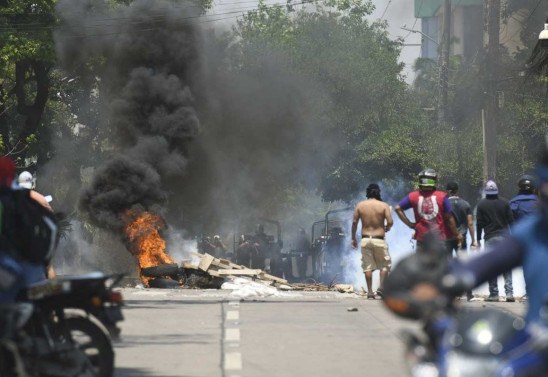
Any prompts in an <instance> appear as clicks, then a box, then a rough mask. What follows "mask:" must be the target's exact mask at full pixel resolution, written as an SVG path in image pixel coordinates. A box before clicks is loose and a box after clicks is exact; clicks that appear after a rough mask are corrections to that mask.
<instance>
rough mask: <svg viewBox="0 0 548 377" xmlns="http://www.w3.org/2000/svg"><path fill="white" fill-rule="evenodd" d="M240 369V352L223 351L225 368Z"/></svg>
mask: <svg viewBox="0 0 548 377" xmlns="http://www.w3.org/2000/svg"><path fill="white" fill-rule="evenodd" d="M240 369H242V354H241V353H239V352H227V353H225V370H240Z"/></svg>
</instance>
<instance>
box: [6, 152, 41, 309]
mask: <svg viewBox="0 0 548 377" xmlns="http://www.w3.org/2000/svg"><path fill="white" fill-rule="evenodd" d="M31 177H32V176H31ZM17 191H19V192H20V188H19V187H18V185H16V184H15V164H14V163H13V161H12V160H11V159H10V158H7V157H0V208H1V209H2V210H1V211H0V216H1V218H0V303H11V302H14V301H16V299H17V297H18V294H19V292H20V290H21V289H23V288H27V287H29V286H30V285H32V284H34V283H37V282H40V281H42V280H44V279H45V278H46V270H45V269H44V264H43V263H37V262H36V261H30V260H27V259H26V258H25V257H24V256H22V255H21V254H22V253H21V251H20V250H19V249H18V248H17V246H16V245H17V242H16V241H14V239H16V237H17V234H20V232H21V227H20V225H17V224H20V221H14V219H16V218H17V217H18V216H20V215H19V214H18V213H17V208H21V207H17V205H16V204H15V203H16V202H14V200H15V197H14V194H15V193H16V192H17ZM44 262H46V261H44Z"/></svg>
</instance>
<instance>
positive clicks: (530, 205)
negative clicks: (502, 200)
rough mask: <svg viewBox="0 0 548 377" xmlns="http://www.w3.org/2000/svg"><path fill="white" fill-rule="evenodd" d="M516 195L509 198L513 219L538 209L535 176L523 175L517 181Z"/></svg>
mask: <svg viewBox="0 0 548 377" xmlns="http://www.w3.org/2000/svg"><path fill="white" fill-rule="evenodd" d="M518 190H519V191H518V195H516V196H514V197H513V198H512V199H511V200H510V208H511V209H512V214H513V215H514V219H515V220H519V219H521V218H523V217H525V216H529V215H531V214H533V213H535V212H536V211H537V210H538V196H537V194H536V192H535V191H536V184H535V177H533V176H531V175H524V176H522V177H521V178H520V179H519V181H518Z"/></svg>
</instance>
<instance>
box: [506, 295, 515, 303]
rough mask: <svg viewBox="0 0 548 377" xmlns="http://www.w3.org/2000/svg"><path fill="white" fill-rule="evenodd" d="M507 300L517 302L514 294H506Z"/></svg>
mask: <svg viewBox="0 0 548 377" xmlns="http://www.w3.org/2000/svg"><path fill="white" fill-rule="evenodd" d="M506 302H516V299H515V298H514V296H506Z"/></svg>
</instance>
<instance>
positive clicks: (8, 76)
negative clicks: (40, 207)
mask: <svg viewBox="0 0 548 377" xmlns="http://www.w3.org/2000/svg"><path fill="white" fill-rule="evenodd" d="M54 5H55V1H54V0H37V1H34V0H32V1H31V0H28V1H27V0H22V1H18V0H17V1H16V0H12V1H10V0H3V1H1V2H0V54H1V56H2V58H1V59H0V72H2V76H1V80H2V81H1V83H0V134H1V136H2V147H3V153H4V154H12V155H16V156H17V157H18V158H21V159H24V158H25V157H28V156H29V155H32V151H31V150H30V149H29V147H31V146H32V145H33V144H35V143H36V142H37V134H38V133H39V131H40V127H41V120H42V114H43V112H44V109H45V107H46V103H47V101H48V97H49V93H50V77H49V74H50V72H51V69H52V67H53V65H54V61H55V54H54V50H53V38H52V31H53V27H54V25H55V17H54V14H53V8H54Z"/></svg>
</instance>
